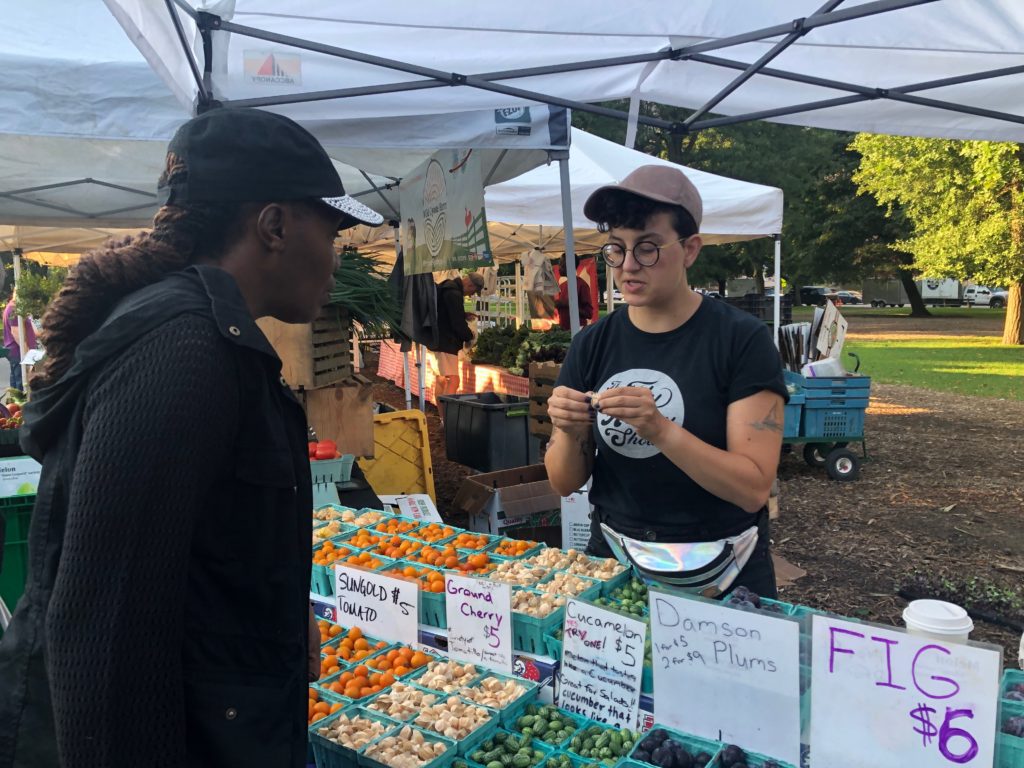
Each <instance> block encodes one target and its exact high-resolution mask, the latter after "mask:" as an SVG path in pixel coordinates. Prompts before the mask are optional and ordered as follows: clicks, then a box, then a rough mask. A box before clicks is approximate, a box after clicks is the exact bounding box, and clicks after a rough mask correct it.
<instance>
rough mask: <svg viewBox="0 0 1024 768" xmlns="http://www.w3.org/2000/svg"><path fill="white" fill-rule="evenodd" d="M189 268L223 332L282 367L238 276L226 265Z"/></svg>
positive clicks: (232, 340)
mask: <svg viewBox="0 0 1024 768" xmlns="http://www.w3.org/2000/svg"><path fill="white" fill-rule="evenodd" d="M185 272H194V273H195V274H196V275H198V277H199V281H200V283H201V284H202V286H203V289H204V290H205V292H206V295H207V297H208V298H209V300H210V311H211V312H212V313H213V319H214V321H215V322H216V323H217V329H218V330H219V331H220V332H221V335H223V336H224V338H225V339H227V340H228V341H230V342H231V343H232V344H237V345H238V346H242V347H248V348H249V349H253V350H256V351H257V352H262V353H263V354H265V355H268V356H270V357H272V358H273V359H274V360H275V361H278V368H280V358H278V356H277V352H275V351H274V348H273V347H272V346H271V345H270V342H269V341H268V340H267V337H266V336H265V335H264V334H263V331H262V330H260V327H259V326H258V325H257V324H256V321H255V320H254V319H253V316H252V313H250V312H249V308H248V307H247V306H246V304H245V299H244V298H243V297H242V292H241V291H240V290H239V288H238V283H237V282H236V281H235V279H234V278H233V277H232V276H231V275H230V274H228V273H227V272H225V271H224V270H223V269H220V268H218V267H214V266H208V265H205V264H203V265H194V266H191V267H189V268H188V269H186V270H185Z"/></svg>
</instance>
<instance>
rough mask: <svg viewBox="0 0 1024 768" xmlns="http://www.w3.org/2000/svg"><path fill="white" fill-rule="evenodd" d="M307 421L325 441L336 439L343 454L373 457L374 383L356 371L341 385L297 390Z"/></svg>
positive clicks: (296, 394)
mask: <svg viewBox="0 0 1024 768" xmlns="http://www.w3.org/2000/svg"><path fill="white" fill-rule="evenodd" d="M295 396H296V397H297V398H299V402H301V403H302V406H303V407H304V408H305V409H306V420H307V421H308V422H309V426H311V427H312V428H313V429H314V430H315V431H316V435H317V437H319V438H320V439H321V440H333V441H334V442H336V443H337V444H338V450H339V451H340V452H341V453H351V454H353V455H354V456H369V457H372V456H373V446H374V443H373V386H372V384H371V382H370V381H369V380H368V379H366V378H364V377H362V376H360V375H358V374H356V375H355V376H352V377H350V378H348V379H346V380H345V381H343V382H341V383H340V384H334V385H332V386H329V387H321V388H319V389H301V390H299V391H297V392H296V393H295Z"/></svg>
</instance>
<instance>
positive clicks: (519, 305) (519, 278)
mask: <svg viewBox="0 0 1024 768" xmlns="http://www.w3.org/2000/svg"><path fill="white" fill-rule="evenodd" d="M523 314H524V313H523V262H522V261H521V260H520V259H516V330H519V326H521V325H522V324H523V322H524V321H523Z"/></svg>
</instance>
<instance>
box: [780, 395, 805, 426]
mask: <svg viewBox="0 0 1024 768" xmlns="http://www.w3.org/2000/svg"><path fill="white" fill-rule="evenodd" d="M805 399H806V398H805V396H804V393H803V392H795V393H793V394H791V395H790V396H789V402H788V403H786V408H785V410H784V421H783V428H782V436H783V437H797V436H798V435H799V434H800V416H801V415H802V413H803V409H804V401H805Z"/></svg>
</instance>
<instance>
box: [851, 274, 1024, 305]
mask: <svg viewBox="0 0 1024 768" xmlns="http://www.w3.org/2000/svg"><path fill="white" fill-rule="evenodd" d="M915 282H916V284H917V289H918V290H919V291H920V292H921V299H922V300H923V301H924V303H925V304H926V305H928V306H931V307H959V306H962V305H964V304H966V305H968V306H978V307H991V308H992V309H1001V308H1003V307H1005V306H1006V295H1007V294H1006V291H1000V290H994V289H992V288H987V287H986V286H984V285H966V284H964V283H961V282H959V281H958V280H954V279H952V278H947V279H942V278H923V279H921V280H917V281H915ZM863 294H864V303H865V304H867V305H869V306H872V307H902V306H905V305H907V304H909V303H910V299H908V298H907V292H906V290H905V289H904V288H903V283H902V282H900V281H899V280H895V279H892V280H882V279H869V280H865V281H864V291H863Z"/></svg>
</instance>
